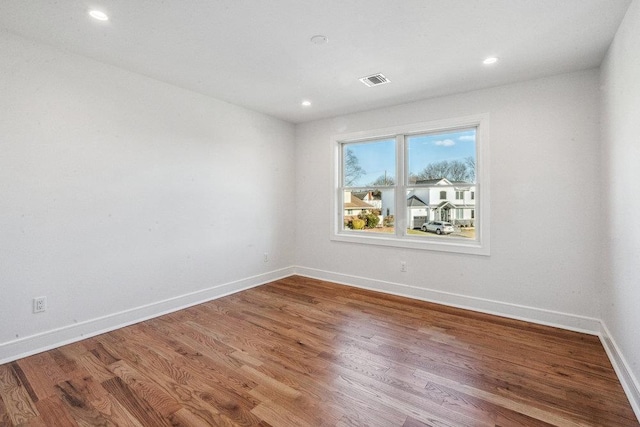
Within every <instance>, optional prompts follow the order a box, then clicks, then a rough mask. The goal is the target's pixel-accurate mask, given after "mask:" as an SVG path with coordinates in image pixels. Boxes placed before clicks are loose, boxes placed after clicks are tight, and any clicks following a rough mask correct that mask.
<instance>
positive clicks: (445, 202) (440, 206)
mask: <svg viewBox="0 0 640 427" xmlns="http://www.w3.org/2000/svg"><path fill="white" fill-rule="evenodd" d="M447 205H449V206H450V207H451V208H453V209H455V208H457V206H456V205H454V204H453V203H451V202H450V201H448V200H445V201H442V202H440V203H438V206H437V208H438V209H442V208H443V207H445V206H447Z"/></svg>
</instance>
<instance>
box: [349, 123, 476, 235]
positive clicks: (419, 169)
mask: <svg viewBox="0 0 640 427" xmlns="http://www.w3.org/2000/svg"><path fill="white" fill-rule="evenodd" d="M476 138H477V127H475V126H474V127H468V128H463V129H454V130H447V131H438V132H430V133H420V134H411V135H397V136H395V137H391V138H383V139H377V140H366V141H350V142H344V143H341V145H340V150H341V154H340V176H341V180H340V181H341V182H340V184H341V189H340V190H341V194H342V201H341V204H340V211H341V212H339V217H340V218H341V219H342V231H344V232H347V233H349V232H354V233H377V234H380V235H393V236H396V237H398V238H410V239H414V238H416V239H420V238H424V239H471V240H475V239H476V232H475V226H476V221H477V213H476V203H477V199H476V198H475V197H474V196H475V193H476V185H477V177H476V160H477V154H476V153H477V141H476ZM398 153H400V154H398ZM398 175H400V176H398Z"/></svg>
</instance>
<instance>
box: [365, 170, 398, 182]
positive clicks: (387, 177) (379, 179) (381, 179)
mask: <svg viewBox="0 0 640 427" xmlns="http://www.w3.org/2000/svg"><path fill="white" fill-rule="evenodd" d="M395 184H396V180H395V179H394V178H393V177H392V176H391V175H387V174H386V172H385V174H384V175H380V176H379V177H377V178H376V179H375V181H373V182H372V183H371V184H369V185H395Z"/></svg>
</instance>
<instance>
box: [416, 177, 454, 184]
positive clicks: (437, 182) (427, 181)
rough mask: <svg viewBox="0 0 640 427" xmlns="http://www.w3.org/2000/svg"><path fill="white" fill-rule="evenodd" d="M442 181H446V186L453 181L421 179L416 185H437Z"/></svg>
mask: <svg viewBox="0 0 640 427" xmlns="http://www.w3.org/2000/svg"><path fill="white" fill-rule="evenodd" d="M442 181H445V184H451V181H449V180H448V179H447V178H435V179H419V180H417V181H416V184H426V185H437V184H440V183H441V182H442Z"/></svg>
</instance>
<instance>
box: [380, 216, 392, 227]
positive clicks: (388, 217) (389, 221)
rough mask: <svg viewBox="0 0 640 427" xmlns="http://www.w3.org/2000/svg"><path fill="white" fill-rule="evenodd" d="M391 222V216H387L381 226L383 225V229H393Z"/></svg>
mask: <svg viewBox="0 0 640 427" xmlns="http://www.w3.org/2000/svg"><path fill="white" fill-rule="evenodd" d="M393 222H394V218H393V215H387V216H385V217H384V220H383V221H382V225H384V226H385V227H393Z"/></svg>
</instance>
